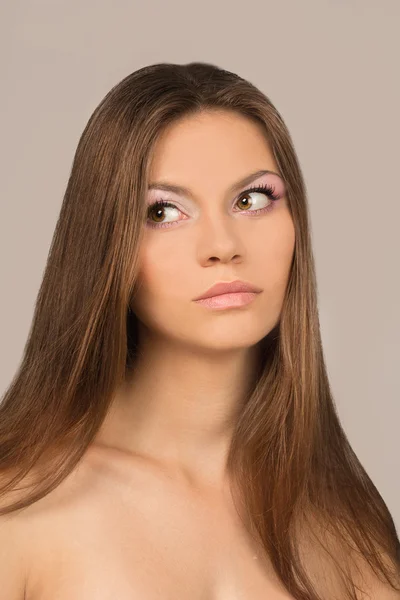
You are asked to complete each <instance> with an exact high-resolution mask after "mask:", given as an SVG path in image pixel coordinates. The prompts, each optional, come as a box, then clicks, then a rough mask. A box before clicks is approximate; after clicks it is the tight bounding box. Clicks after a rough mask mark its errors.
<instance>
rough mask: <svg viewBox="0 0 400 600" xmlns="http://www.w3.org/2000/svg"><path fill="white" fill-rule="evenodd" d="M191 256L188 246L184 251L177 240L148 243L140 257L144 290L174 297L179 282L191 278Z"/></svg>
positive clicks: (147, 292)
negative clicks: (168, 242) (169, 242)
mask: <svg viewBox="0 0 400 600" xmlns="http://www.w3.org/2000/svg"><path fill="white" fill-rule="evenodd" d="M160 237H162V235H161V236H160ZM171 237H172V236H171ZM189 256H190V252H188V250H187V248H186V251H185V252H183V251H182V250H181V249H180V246H179V245H178V244H177V243H176V241H175V242H174V243H171V244H165V243H164V244H161V243H155V244H148V245H147V247H146V248H145V249H144V250H143V251H142V253H141V259H140V272H139V279H140V283H141V287H142V290H143V292H145V293H146V294H147V295H154V296H157V297H165V298H168V297H169V298H173V296H174V293H173V292H174V290H175V289H176V287H177V286H176V284H177V282H178V283H180V284H184V282H185V281H187V280H188V278H189V275H190V270H191V264H190V260H189Z"/></svg>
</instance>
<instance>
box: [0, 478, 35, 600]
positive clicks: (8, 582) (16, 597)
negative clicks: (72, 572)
mask: <svg viewBox="0 0 400 600" xmlns="http://www.w3.org/2000/svg"><path fill="white" fill-rule="evenodd" d="M6 479H7V478H6V477H5V475H4V474H1V473H0V482H1V484H3V483H5V481H6ZM18 499H19V494H18V492H10V493H8V494H5V495H3V496H1V497H0V508H5V507H6V506H8V505H9V504H10V503H11V502H14V501H15V500H18ZM23 540H24V537H23V532H22V529H21V525H20V520H19V518H18V513H8V514H2V515H0V589H1V593H2V597H3V598H7V600H24V598H25V590H26V582H27V572H28V565H27V561H26V556H25V549H24V542H23Z"/></svg>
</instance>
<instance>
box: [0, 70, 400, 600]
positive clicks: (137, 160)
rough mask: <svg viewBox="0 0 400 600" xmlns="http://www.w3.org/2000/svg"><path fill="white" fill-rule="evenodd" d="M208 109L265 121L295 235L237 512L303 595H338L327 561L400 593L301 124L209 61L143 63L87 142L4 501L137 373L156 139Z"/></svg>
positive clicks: (52, 468)
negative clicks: (351, 397)
mask: <svg viewBox="0 0 400 600" xmlns="http://www.w3.org/2000/svg"><path fill="white" fill-rule="evenodd" d="M204 111H233V112H234V113H237V114H239V115H244V116H245V117H247V118H248V119H250V120H252V121H253V122H254V123H257V124H258V125H261V126H262V128H263V131H264V132H265V138H266V140H267V141H268V143H269V145H270V147H271V150H272V152H273V155H274V157H275V160H276V163H277V165H278V167H279V170H280V173H281V175H282V177H283V179H284V182H285V186H286V190H287V199H288V204H289V210H290V212H291V215H292V219H293V223H294V227H295V236H296V240H295V251H294V255H293V260H292V264H291V269H290V276H289V280H288V285H287V289H286V294H285V298H284V302H283V306H282V312H281V316H280V320H279V324H278V325H277V326H276V327H275V328H274V329H273V330H272V331H271V332H270V333H269V334H268V335H267V336H266V337H265V338H264V339H263V340H261V343H260V348H261V355H260V356H261V359H260V365H259V370H258V373H257V377H256V379H255V381H254V384H253V385H252V387H251V389H250V391H249V393H248V394H247V395H246V398H243V403H242V404H241V406H240V411H238V416H237V421H236V423H235V430H234V434H233V438H232V443H231V446H230V451H229V457H228V467H229V472H230V474H231V476H232V482H233V483H232V490H233V492H234V499H235V505H236V507H237V510H238V514H239V515H240V517H241V519H242V520H243V522H244V523H245V525H246V527H247V529H248V531H249V533H250V534H251V535H252V536H253V538H254V540H256V542H257V543H258V544H259V547H260V551H261V552H262V553H264V555H265V556H266V557H268V558H269V560H270V561H271V563H272V566H273V568H274V569H275V571H276V573H277V575H278V576H279V578H280V580H281V582H282V583H283V584H284V586H285V587H286V589H287V590H288V591H289V592H290V593H291V594H292V595H293V597H294V598H296V599H297V600H324V599H326V597H327V596H326V590H325V588H324V584H323V583H322V572H326V573H328V574H329V576H330V577H331V578H332V581H333V580H334V581H335V582H336V583H337V585H338V586H339V588H340V590H341V598H343V599H345V600H347V599H348V600H357V595H356V590H360V587H358V585H359V584H360V585H362V584H363V581H364V580H363V579H362V578H361V579H360V578H358V577H357V573H364V572H367V571H365V570H364V571H363V570H362V569H367V570H368V572H372V573H374V574H375V575H376V576H378V577H379V579H380V580H381V581H383V582H384V583H388V584H389V585H390V587H392V588H393V589H395V590H399V591H400V542H399V538H398V535H397V532H396V528H395V524H394V522H393V519H392V517H391V514H390V512H389V510H388V508H387V506H386V504H385V502H384V500H383V498H382V496H381V495H380V493H379V492H378V490H377V488H376V487H375V485H374V483H373V482H372V481H371V479H370V477H369V476H368V474H367V472H366V471H365V469H364V468H363V466H362V464H361V463H360V461H359V459H358V458H357V456H356V454H355V453H354V451H353V449H352V447H351V445H350V443H349V441H348V439H347V437H346V434H345V432H344V430H343V428H342V426H341V424H340V421H339V417H338V414H337V411H336V407H335V403H334V399H333V396H332V391H331V389H330V384H329V380H328V375H327V369H326V366H325V359H324V353H323V348H322V341H321V333H320V324H319V316H318V305H317V283H316V274H315V264H314V257H313V252H312V246H311V235H310V224H309V221H310V219H309V208H308V204H307V191H306V186H305V182H304V179H303V175H302V172H301V169H300V165H299V161H298V158H297V155H296V151H295V149H294V146H293V143H292V139H291V136H290V134H289V131H288V129H287V127H286V125H285V123H284V121H283V118H282V117H281V115H280V114H279V112H278V111H277V109H276V108H275V107H274V105H273V104H272V102H271V101H270V99H269V98H268V97H267V96H266V95H265V94H264V93H262V92H261V91H260V90H259V89H258V88H257V87H256V86H254V85H253V84H252V83H250V82H249V81H246V80H245V79H243V78H242V77H240V76H238V75H237V74H234V73H232V72H230V71H227V70H224V69H221V68H218V67H216V66H214V65H211V64H208V63H200V62H193V63H190V64H186V65H177V64H170V63H161V64H154V65H150V66H146V67H144V68H141V69H139V70H137V71H135V72H134V73H132V74H130V75H128V76H127V77H125V78H124V79H123V80H122V81H121V82H120V83H118V84H117V85H115V86H114V87H113V88H112V89H111V90H110V91H109V92H108V93H107V95H106V96H105V97H104V99H103V100H102V101H101V102H100V104H99V105H98V106H97V108H96V109H95V110H94V112H93V114H92V115H91V117H90V118H89V121H88V122H87V125H86V127H85V129H84V131H83V133H82V135H81V137H80V139H79V143H78V146H77V149H76V152H75V156H74V159H73V164H72V169H71V173H70V176H69V179H68V183H67V187H66V191H65V195H64V199H63V203H62V206H61V210H60V214H59V218H58V221H57V224H56V228H55V232H54V236H53V239H52V243H51V246H50V250H49V255H48V259H47V264H46V268H45V272H44V276H43V280H42V283H41V286H40V289H39V293H38V297H37V300H36V304H35V310H34V316H33V321H32V325H31V328H30V331H29V335H28V339H27V342H26V345H25V348H24V352H23V358H22V361H21V363H20V366H19V368H18V370H17V372H16V374H15V376H14V379H13V380H12V382H11V384H10V386H9V387H8V389H7V390H6V393H5V395H4V396H3V400H2V403H1V405H0V474H1V483H2V486H1V489H0V498H1V499H2V502H1V509H0V514H7V513H10V512H13V511H18V510H22V509H24V508H26V507H28V506H29V505H31V504H33V503H34V502H36V501H37V500H39V499H41V498H43V497H44V496H45V495H47V494H49V493H50V492H51V491H52V490H54V489H55V488H56V487H57V486H58V485H59V484H60V483H61V482H62V481H63V480H64V479H65V478H66V477H67V476H68V474H69V473H71V471H72V470H73V469H74V467H75V466H76V465H77V464H78V462H79V461H80V460H81V459H82V458H83V456H84V454H85V452H86V450H87V449H88V446H89V445H90V444H91V442H92V441H93V439H94V437H95V435H96V433H97V432H98V430H99V428H100V427H101V425H102V423H103V421H104V419H105V417H106V415H107V413H108V411H109V408H110V405H111V403H112V398H113V397H114V393H115V391H116V389H117V388H118V386H119V385H121V384H122V382H123V381H124V380H125V379H126V377H127V376H128V375H129V373H132V372H133V371H134V369H135V360H136V357H137V353H138V351H139V350H140V348H139V344H138V336H137V317H136V315H135V313H134V312H133V311H132V310H131V308H130V304H131V299H132V298H133V295H134V293H135V289H136V286H137V283H138V271H139V248H140V245H141V242H142V235H143V230H144V224H145V222H146V218H147V214H146V202H145V197H146V194H147V185H148V182H149V178H148V176H149V164H150V159H151V156H152V151H153V148H154V144H155V142H156V141H157V139H158V138H159V136H160V134H161V133H162V132H163V131H164V129H165V128H166V127H167V126H168V125H170V124H172V123H174V122H176V121H177V120H179V119H181V118H183V117H187V116H190V115H196V114H199V113H201V112H204ZM28 481H29V484H26V485H25V486H23V487H22V488H18V487H17V486H18V484H19V483H20V482H25V483H26V482H28ZM22 489H23V490H24V491H23V493H21V490H22ZM16 490H19V492H18V494H17V495H15V496H14V497H13V492H15V491H16ZM12 498H14V499H13V501H12V500H11V499H12ZM339 588H338V589H339Z"/></svg>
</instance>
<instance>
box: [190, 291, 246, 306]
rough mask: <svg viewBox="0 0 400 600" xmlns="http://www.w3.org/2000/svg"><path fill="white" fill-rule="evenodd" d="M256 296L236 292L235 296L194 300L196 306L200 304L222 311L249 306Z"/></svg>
mask: <svg viewBox="0 0 400 600" xmlns="http://www.w3.org/2000/svg"><path fill="white" fill-rule="evenodd" d="M256 296H257V293H255V292H240V293H239V292H237V293H235V294H221V295H220V296H212V297H211V298H203V299H202V300H195V302H196V304H202V305H203V306H206V307H207V308H214V309H219V310H223V309H225V308H237V307H239V306H246V305H247V304H250V302H252V301H253V300H254V298H255V297H256Z"/></svg>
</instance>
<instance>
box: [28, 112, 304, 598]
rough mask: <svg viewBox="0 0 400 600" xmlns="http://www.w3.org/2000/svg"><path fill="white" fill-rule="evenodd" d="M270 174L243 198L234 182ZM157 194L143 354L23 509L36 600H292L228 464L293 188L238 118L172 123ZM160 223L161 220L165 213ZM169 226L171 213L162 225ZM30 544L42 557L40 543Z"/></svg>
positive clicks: (31, 594)
mask: <svg viewBox="0 0 400 600" xmlns="http://www.w3.org/2000/svg"><path fill="white" fill-rule="evenodd" d="M260 169H266V170H270V171H273V172H274V173H275V174H276V175H273V174H267V175H263V176H259V177H256V178H254V179H253V180H252V181H250V182H249V183H248V184H246V185H245V186H242V188H241V189H238V190H237V191H235V192H234V193H233V192H230V191H229V190H230V188H231V186H232V185H233V184H235V183H236V182H238V181H239V180H241V179H243V178H244V177H246V176H248V175H249V174H251V173H254V172H256V171H258V170H260ZM160 181H163V182H169V183H171V184H175V185H179V186H184V187H186V188H189V189H190V190H191V193H192V197H191V198H190V197H189V196H188V195H187V194H186V195H185V194H183V193H180V194H178V193H174V194H172V193H169V192H159V191H158V192H157V190H151V191H149V197H148V202H149V203H150V202H154V200H156V199H160V197H161V198H163V199H166V200H168V201H170V202H172V203H173V204H174V205H175V206H176V207H177V208H174V209H172V208H167V209H164V211H165V212H164V214H163V221H169V222H172V221H174V223H173V224H172V225H171V226H170V227H166V228H152V227H151V226H149V227H147V228H146V235H145V239H144V243H143V247H142V248H141V272H140V282H141V285H140V288H139V292H138V294H137V295H136V296H135V298H134V299H133V302H132V308H133V309H134V311H135V312H136V314H137V316H138V318H139V321H140V323H141V327H140V346H141V356H140V360H139V362H138V364H137V365H136V368H135V371H134V374H133V375H132V377H131V379H130V380H129V381H127V382H126V384H125V385H124V387H123V388H121V389H120V390H118V391H117V393H116V394H115V398H114V403H113V405H112V410H111V411H110V413H109V415H108V416H107V418H106V421H105V423H104V425H103V427H102V429H101V430H100V431H99V433H98V435H97V437H96V439H95V442H94V443H93V444H92V445H91V447H90V448H89V450H88V452H87V454H86V455H85V457H84V459H83V460H82V462H81V463H80V465H79V468H77V469H75V470H74V471H73V473H72V474H71V475H70V476H69V477H68V478H67V479H66V480H65V481H64V482H63V483H62V484H61V485H60V486H59V487H58V488H57V489H56V490H54V491H53V492H52V493H50V494H49V495H48V496H47V497H45V498H44V499H42V500H40V501H39V502H37V503H35V504H34V505H32V506H31V507H29V508H28V509H27V510H26V511H24V512H23V513H21V514H20V515H19V516H18V525H16V526H18V527H20V528H21V531H23V534H24V537H25V538H26V539H27V540H29V548H30V549H31V550H28V549H27V550H26V552H27V553H28V554H29V556H28V557H27V560H28V562H29V565H30V568H29V576H28V585H27V594H26V600H71V598H73V599H74V600H106V599H107V600H108V599H109V600H111V599H113V600H114V599H115V598H118V600H125V599H126V600H128V599H129V600H133V599H134V598H138V599H141V600H142V599H143V600H156V599H161V598H162V599H163V600H169V599H171V600H176V599H177V598H182V599H184V598H185V599H186V598H190V599H191V600H264V599H265V598H268V599H269V600H284V599H285V600H289V599H290V598H291V596H289V595H288V594H287V592H285V590H284V588H283V586H282V585H281V584H280V583H279V582H278V580H277V578H276V576H275V575H274V573H273V571H272V568H271V566H270V564H268V563H266V562H263V561H261V560H260V559H259V557H258V554H257V548H255V546H254V543H253V542H252V540H251V538H250V536H249V534H248V533H247V532H246V531H245V529H244V527H243V525H242V523H241V521H240V519H239V517H238V515H237V513H236V511H235V508H234V506H233V503H232V497H231V493H230V485H229V483H230V482H229V477H228V474H227V469H226V457H227V452H228V448H229V443H230V439H231V435H232V425H233V421H234V417H235V414H236V411H237V410H238V407H239V403H240V401H241V398H243V395H244V394H245V392H246V390H247V387H248V385H249V383H250V382H251V381H252V377H253V374H254V367H255V364H256V361H257V356H258V355H257V352H258V350H257V348H258V347H257V343H258V342H259V341H260V340H261V339H262V338H263V337H265V336H266V335H267V334H268V333H269V331H271V329H272V328H273V327H274V326H275V325H276V324H277V322H278V321H279V317H280V312H281V308H282V302H283V298H284V294H285V290H286V285H287V281H288V276H289V270H290V264H291V261H292V257H293V252H294V242H295V234H294V225H293V222H292V218H291V215H290V212H289V207H288V204H287V198H286V195H285V193H283V194H282V197H281V198H280V199H279V200H278V201H277V202H274V207H273V210H272V211H270V212H267V213H262V214H258V215H257V216H255V215H251V214H250V211H251V210H255V209H258V208H260V209H261V208H263V207H266V206H268V205H269V204H271V203H272V201H271V200H270V199H269V198H268V196H266V195H265V194H263V193H260V192H253V193H252V194H251V195H250V196H248V195H247V196H246V198H247V199H251V202H250V205H251V206H250V208H242V209H241V205H240V202H238V199H239V197H240V196H241V194H242V196H243V191H244V190H246V189H248V188H249V187H250V185H259V184H260V183H264V184H265V183H267V184H272V185H275V186H276V188H279V186H283V187H282V189H283V190H284V184H283V180H281V179H280V177H279V169H278V167H277V164H276V162H275V160H274V157H273V154H272V152H271V149H270V147H269V145H268V143H267V141H266V139H265V137H264V135H263V133H262V130H261V128H259V127H258V126H257V125H255V124H254V123H252V122H251V121H249V120H247V119H245V118H244V117H242V116H240V115H235V114H232V113H229V112H225V113H222V114H221V113H205V114H202V115H197V116H195V117H190V118H185V119H183V120H181V121H180V122H179V123H178V124H174V125H172V126H170V127H169V128H168V129H167V130H166V132H165V133H164V135H163V136H161V137H160V139H159V140H158V144H157V146H156V148H155V153H154V157H153V162H152V166H151V182H152V183H153V182H160ZM152 218H153V222H154V223H157V221H155V220H154V214H153V217H152ZM159 221H160V220H159ZM234 279H245V280H247V281H249V282H251V283H253V284H255V285H257V286H259V287H260V288H262V290H263V291H262V292H261V293H260V294H258V295H257V297H256V298H255V300H254V301H253V302H252V303H251V304H249V305H247V306H246V307H241V308H240V309H230V310H225V311H213V310H210V309H207V308H204V307H203V306H200V305H198V304H196V303H195V302H194V301H193V298H194V297H196V296H198V295H200V294H201V293H203V292H204V291H205V290H207V289H208V288H209V287H210V286H211V285H213V284H214V283H215V282H217V281H221V280H224V281H232V280H234ZM33 549H34V550H33Z"/></svg>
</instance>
